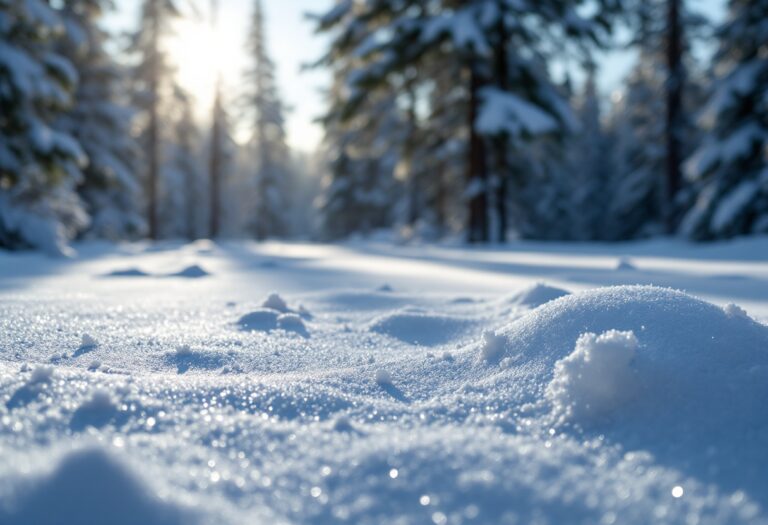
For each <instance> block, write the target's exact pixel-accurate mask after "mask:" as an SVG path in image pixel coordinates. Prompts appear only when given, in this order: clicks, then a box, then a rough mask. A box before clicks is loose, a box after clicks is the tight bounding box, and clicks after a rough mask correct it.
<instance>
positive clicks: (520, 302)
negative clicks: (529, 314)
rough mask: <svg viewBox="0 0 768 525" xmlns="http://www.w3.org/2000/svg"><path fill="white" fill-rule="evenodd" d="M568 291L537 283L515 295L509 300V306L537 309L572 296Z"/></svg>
mask: <svg viewBox="0 0 768 525" xmlns="http://www.w3.org/2000/svg"><path fill="white" fill-rule="evenodd" d="M570 293H571V292H569V291H568V290H563V289H562V288H557V287H555V286H549V285H548V284H544V283H536V284H534V285H532V286H529V287H527V288H524V289H522V290H520V291H519V292H517V293H515V294H513V295H512V296H511V297H509V298H508V299H507V302H508V303H509V304H514V305H516V306H524V307H526V308H536V307H538V306H541V305H542V304H544V303H548V302H549V301H553V300H555V299H558V298H560V297H563V296H565V295H568V294H570Z"/></svg>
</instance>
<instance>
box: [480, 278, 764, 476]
mask: <svg viewBox="0 0 768 525" xmlns="http://www.w3.org/2000/svg"><path fill="white" fill-rule="evenodd" d="M595 334H601V335H595ZM499 335H501V336H503V337H504V338H505V344H504V350H503V352H502V353H501V354H500V356H499V357H500V358H501V357H505V356H511V357H515V358H517V362H519V363H520V364H519V365H518V366H514V367H512V368H511V369H510V370H509V371H502V372H499V373H498V374H497V375H496V376H492V377H491V378H490V379H489V381H490V384H497V385H503V384H504V382H505V381H507V379H506V378H507V377H509V375H512V376H514V377H516V381H517V382H518V383H521V384H524V385H528V389H527V391H526V392H525V393H524V396H525V399H527V400H529V401H530V402H532V403H536V404H537V405H538V406H540V407H542V410H545V411H548V412H549V413H550V416H549V418H550V420H551V421H552V423H553V424H556V425H559V426H563V428H564V429H568V428H576V429H579V428H581V429H584V430H586V431H595V432H599V433H601V434H602V435H604V436H606V438H608V439H609V440H612V441H614V442H617V443H621V444H622V445H623V446H625V447H627V448H628V449H630V450H631V449H643V450H650V451H652V452H653V453H654V454H657V455H658V456H659V457H661V458H663V461H666V462H672V463H674V464H676V465H680V466H681V467H684V468H686V469H691V470H692V471H694V472H695V473H696V474H697V475H700V476H703V477H705V478H712V477H717V478H718V479H720V480H728V482H729V483H732V484H733V486H734V487H738V486H742V485H754V484H759V485H760V486H762V487H764V488H765V489H766V490H768V483H767V482H766V481H765V476H764V472H763V471H764V469H765V468H768V451H766V449H765V447H764V440H765V439H766V438H768V412H766V411H765V407H764V404H765V400H767V399H768V327H766V326H765V325H762V324H760V323H758V322H756V321H754V320H752V319H751V318H750V317H749V316H748V315H745V314H744V312H743V310H741V309H736V308H735V307H733V306H728V307H726V308H720V307H718V306H715V305H713V304H710V303H707V302H705V301H701V300H699V299H696V298H694V297H691V296H690V295H687V294H685V293H682V292H679V291H675V290H670V289H664V288H658V287H652V286H619V287H609V288H599V289H596V290H590V291H587V292H583V293H579V294H574V295H571V296H567V297H563V298H560V299H558V300H555V301H552V302H550V303H548V304H546V305H544V306H542V307H540V308H538V309H536V310H533V311H532V312H531V313H530V314H528V315H526V316H524V317H522V318H521V319H519V320H518V321H516V322H513V323H511V324H510V325H508V326H507V327H506V328H505V329H503V330H502V331H500V334H499ZM486 366H493V365H492V364H490V365H486ZM502 388H503V387H502Z"/></svg>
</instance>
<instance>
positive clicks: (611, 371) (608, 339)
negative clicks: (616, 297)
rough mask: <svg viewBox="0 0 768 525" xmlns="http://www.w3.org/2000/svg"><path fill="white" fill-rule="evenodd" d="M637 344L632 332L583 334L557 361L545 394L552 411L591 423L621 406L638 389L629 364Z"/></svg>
mask: <svg viewBox="0 0 768 525" xmlns="http://www.w3.org/2000/svg"><path fill="white" fill-rule="evenodd" d="M637 345H638V342H637V338H636V337H635V334H634V333H633V332H632V331H629V332H619V331H617V330H609V331H607V332H604V333H602V334H600V335H595V334H593V333H586V334H582V335H581V336H580V337H579V339H578V340H577V341H576V348H574V350H573V352H571V353H570V354H569V355H568V356H566V357H564V358H563V359H561V360H560V361H558V362H557V363H555V371H554V377H553V378H552V381H551V382H550V383H549V385H548V386H547V394H546V395H547V399H549V400H550V402H551V403H552V405H553V407H554V408H553V410H554V411H555V412H557V413H560V414H562V415H563V416H564V417H565V418H566V419H573V420H575V421H578V422H582V423H588V422H589V421H590V420H592V419H595V418H598V417H602V416H606V415H610V413H611V412H613V411H614V410H617V409H619V408H621V407H622V406H623V405H624V403H625V402H627V401H628V400H630V399H631V398H632V396H633V395H634V394H635V390H636V388H637V386H636V384H635V383H636V379H635V376H634V373H633V371H632V369H631V367H630V365H631V363H632V360H633V359H634V357H635V352H636V351H637Z"/></svg>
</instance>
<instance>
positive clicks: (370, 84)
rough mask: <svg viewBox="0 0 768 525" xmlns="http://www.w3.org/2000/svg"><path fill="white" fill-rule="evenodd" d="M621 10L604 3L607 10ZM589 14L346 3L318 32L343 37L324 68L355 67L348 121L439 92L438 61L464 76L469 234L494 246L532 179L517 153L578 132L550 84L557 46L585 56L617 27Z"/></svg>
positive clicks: (488, 1) (445, 0)
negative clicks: (538, 139) (518, 188)
mask: <svg viewBox="0 0 768 525" xmlns="http://www.w3.org/2000/svg"><path fill="white" fill-rule="evenodd" d="M613 3H614V2H601V7H605V6H607V7H612V5H609V4H613ZM579 4H581V2H563V1H555V0H551V1H544V2H541V1H537V2H525V1H522V2H521V1H511V0H474V1H466V2H456V1H451V0H442V1H439V2H417V1H399V2H388V1H385V0H372V1H370V2H366V3H364V4H356V3H351V2H340V3H338V4H337V6H336V7H335V8H334V9H332V10H331V11H330V12H329V13H327V14H326V15H325V16H324V17H321V18H319V22H318V27H319V29H320V30H322V31H328V32H330V33H332V34H333V39H332V43H331V47H330V50H329V52H328V54H327V55H326V57H325V61H324V63H329V62H330V63H333V62H334V61H339V60H350V63H351V66H352V67H351V68H350V75H349V79H348V83H347V84H348V86H349V90H350V94H349V96H348V97H347V99H348V101H347V110H346V111H347V112H348V113H352V114H354V113H355V112H356V111H360V110H361V108H362V107H363V105H362V101H364V100H365V98H366V97H368V96H369V95H370V92H371V90H372V89H398V88H401V87H403V86H404V85H410V86H411V88H413V86H414V84H415V85H416V86H417V88H419V87H426V88H427V89H429V87H430V85H431V84H432V79H431V78H429V77H428V76H425V75H424V72H427V71H431V70H432V68H430V67H427V64H429V63H431V62H432V61H435V60H440V61H444V62H442V64H443V66H445V65H446V64H451V63H452V64H459V65H460V66H461V68H462V73H461V75H459V78H458V80H459V82H461V83H464V96H465V101H466V104H465V105H464V108H465V111H466V114H465V119H464V124H463V126H464V129H465V133H464V136H465V137H466V138H465V139H464V140H465V143H464V151H465V172H466V183H465V188H464V191H463V194H464V197H465V199H466V202H467V212H466V224H467V226H466V234H467V240H468V241H470V242H484V241H488V240H490V239H491V237H492V234H491V228H490V226H491V225H494V232H493V238H494V239H495V240H503V239H504V236H505V234H506V230H507V225H506V217H507V211H506V204H507V200H508V199H507V193H506V189H507V188H508V187H509V186H510V183H513V182H514V181H515V179H516V178H517V179H519V178H522V177H525V174H524V173H514V172H513V171H512V167H513V163H512V162H510V159H509V154H510V151H512V150H520V151H521V152H522V151H523V150H524V149H525V148H524V145H525V144H526V143H527V142H528V141H530V140H531V139H532V138H533V137H535V136H538V135H546V134H562V133H565V132H568V131H569V130H570V129H571V128H572V124H573V118H572V115H571V114H570V111H569V109H568V106H567V103H566V101H565V100H563V98H562V96H561V95H560V94H559V92H558V90H557V88H556V87H555V86H554V85H553V84H552V82H551V79H550V78H549V76H548V72H547V62H548V55H549V54H550V53H551V51H552V49H551V48H550V45H551V44H553V43H554V42H555V41H556V42H557V44H559V45H561V47H562V44H563V43H564V44H565V47H566V48H572V50H575V49H577V48H580V47H582V46H584V45H588V44H590V43H593V42H595V41H598V40H600V39H601V37H602V36H603V34H604V33H605V28H606V27H607V26H606V24H605V20H604V19H603V16H604V14H605V13H608V12H610V11H611V10H610V9H603V10H599V11H598V18H597V19H586V18H584V17H583V16H582V15H581V14H580V13H579V12H578V10H577V7H578V6H579ZM604 4H605V5H604ZM521 22H522V23H521ZM570 43H574V45H573V46H571V45H570ZM558 52H562V49H558ZM345 57H351V58H345ZM414 76H415V79H414V78H413V77H414Z"/></svg>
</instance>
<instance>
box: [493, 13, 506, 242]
mask: <svg viewBox="0 0 768 525" xmlns="http://www.w3.org/2000/svg"><path fill="white" fill-rule="evenodd" d="M499 9H501V12H500V13H499V21H498V24H497V27H496V33H497V38H498V42H497V43H496V46H495V48H494V62H495V64H494V70H495V71H494V73H495V75H496V85H497V86H498V87H499V90H500V91H507V90H509V56H508V53H507V46H508V44H509V42H508V41H509V35H508V34H507V26H506V23H505V14H506V13H505V11H506V10H505V9H504V4H503V3H500V6H499ZM508 146H509V140H507V139H506V138H505V137H503V136H502V137H496V138H495V139H494V149H495V151H494V160H495V164H496V165H495V172H496V173H495V176H496V184H495V185H494V188H493V190H494V191H495V193H496V194H495V198H494V200H495V203H494V204H495V208H496V209H495V212H496V221H495V226H496V232H495V235H494V237H495V240H496V242H500V243H501V242H506V241H507V186H508V180H507V179H508V177H509V163H508V162H507V160H508V159H507V148H508Z"/></svg>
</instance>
